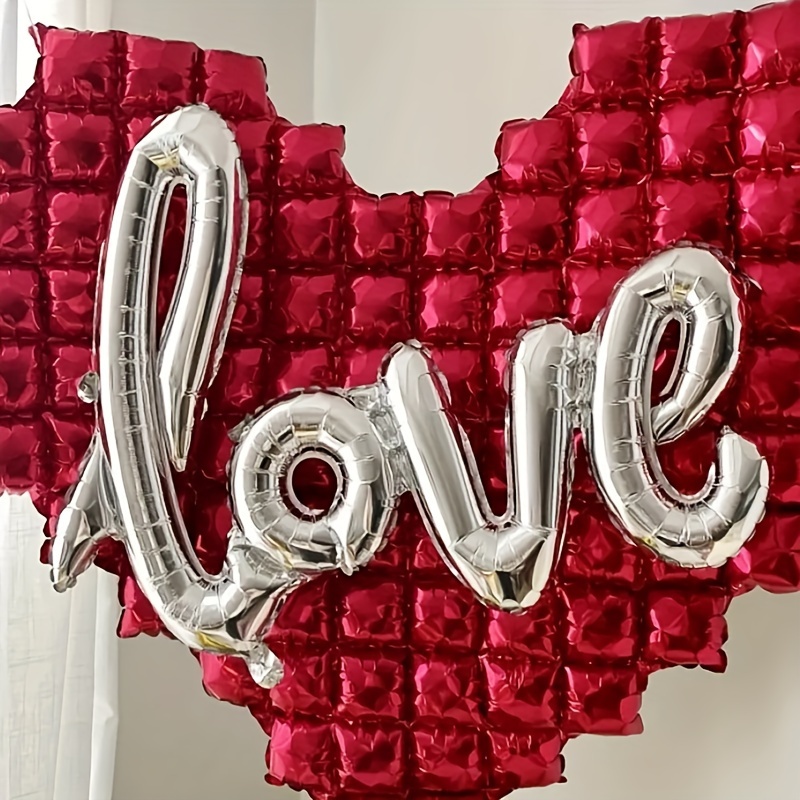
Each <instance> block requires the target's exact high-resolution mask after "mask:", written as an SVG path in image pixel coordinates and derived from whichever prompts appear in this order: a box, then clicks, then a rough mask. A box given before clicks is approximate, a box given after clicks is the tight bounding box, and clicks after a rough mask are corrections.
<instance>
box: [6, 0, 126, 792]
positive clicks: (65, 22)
mask: <svg viewBox="0 0 800 800" xmlns="http://www.w3.org/2000/svg"><path fill="white" fill-rule="evenodd" d="M110 20H111V0H46V1H44V2H37V1H36V0H30V2H27V3H25V2H22V0H0V103H11V102H14V100H16V98H17V97H19V96H21V95H22V94H23V93H24V91H25V90H26V89H27V88H28V87H29V86H30V83H31V81H32V77H33V71H34V67H35V64H36V59H37V56H38V53H37V52H36V47H35V46H34V44H33V40H32V38H31V37H30V34H29V32H28V28H29V26H30V25H31V24H32V23H34V22H43V23H46V24H49V25H59V26H67V27H74V28H87V27H90V28H96V29H102V28H107V27H109V24H110ZM43 524H44V520H43V519H42V517H40V516H39V514H37V512H36V510H35V509H34V508H33V504H32V503H31V501H30V499H29V498H28V497H9V496H3V497H0V798H2V800H111V791H112V786H113V780H114V760H115V752H116V741H117V674H118V671H117V640H116V635H115V627H116V620H117V617H118V613H119V605H118V602H117V593H116V579H115V578H113V577H112V576H110V575H107V574H105V573H102V572H101V571H100V570H96V569H91V570H89V571H88V572H87V573H86V574H85V575H83V576H81V579H80V580H79V581H78V586H77V587H76V588H75V589H73V590H71V591H70V592H68V593H66V594H64V595H58V594H56V593H55V592H54V591H53V588H52V586H51V585H50V578H49V572H48V569H47V567H46V566H44V565H42V564H40V563H39V549H40V547H41V544H42V527H43Z"/></svg>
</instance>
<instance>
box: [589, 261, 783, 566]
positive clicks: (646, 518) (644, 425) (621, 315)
mask: <svg viewBox="0 0 800 800" xmlns="http://www.w3.org/2000/svg"><path fill="white" fill-rule="evenodd" d="M671 321H675V322H677V323H678V324H679V325H680V328H681V333H682V341H683V346H682V347H681V348H680V353H679V355H678V360H677V372H676V376H677V380H676V381H675V383H674V388H673V390H672V396H671V398H670V399H668V400H666V401H665V402H663V403H661V404H660V405H658V406H657V407H656V408H654V409H653V410H652V412H651V409H650V394H651V384H652V377H653V365H654V363H655V359H656V355H657V350H658V344H659V342H660V340H661V337H662V335H663V333H664V331H665V329H666V327H667V325H668V324H669V323H670V322H671ZM592 337H593V338H594V339H595V347H594V351H595V352H594V357H593V362H594V364H593V366H594V369H593V382H592V387H591V390H590V393H589V398H588V400H589V402H588V410H587V412H586V413H585V416H584V433H585V437H586V442H587V448H588V451H589V461H590V465H591V468H592V472H593V473H594V476H595V478H596V480H597V485H598V487H599V488H600V492H601V494H602V496H603V498H604V499H605V501H606V503H607V504H608V506H609V508H610V509H611V511H612V514H613V516H614V518H615V520H616V522H617V524H618V525H619V527H620V528H621V529H622V531H623V532H624V533H625V534H626V535H627V536H628V537H630V538H631V539H632V540H633V541H636V542H639V543H641V544H643V545H644V546H646V547H648V548H649V549H651V550H653V551H654V552H655V553H656V554H657V555H659V556H661V557H662V558H664V559H666V560H668V561H672V562H674V563H676V564H680V565H682V566H684V567H719V566H722V564H724V563H725V562H726V561H727V560H728V559H729V558H732V557H733V556H735V555H736V554H737V553H738V552H739V550H740V549H741V548H742V546H743V545H744V544H745V542H746V541H747V540H748V539H749V538H750V537H751V536H752V534H753V531H754V530H755V526H756V524H757V523H758V522H759V521H760V520H761V518H762V516H763V514H764V506H765V504H766V499H767V490H768V485H769V471H768V468H767V464H766V461H765V460H764V458H763V457H762V456H761V455H759V453H758V450H757V449H756V447H755V445H754V444H753V443H752V442H749V441H747V440H746V439H744V438H742V437H741V436H739V435H738V434H736V433H733V431H731V430H729V429H725V430H724V431H723V433H722V436H721V438H720V440H719V442H718V444H717V455H718V459H719V466H718V467H716V468H712V470H711V473H710V474H709V476H708V481H707V483H706V486H705V487H704V488H703V490H702V491H700V492H698V493H697V494H696V495H694V496H693V497H685V496H683V495H682V494H681V493H680V492H678V491H677V490H676V489H675V488H674V487H673V486H672V485H671V484H670V482H669V481H668V480H667V479H666V477H665V476H664V473H663V471H662V469H661V465H660V463H659V459H658V454H657V453H656V449H655V446H656V443H657V442H659V441H671V440H673V439H676V438H678V437H679V436H681V435H683V434H684V433H686V432H687V431H689V430H690V429H691V428H693V427H694V426H695V425H696V424H697V423H698V422H700V420H701V419H702V418H703V417H704V416H705V414H706V412H707V411H708V410H709V409H710V408H711V406H712V405H713V403H714V402H715V401H716V400H717V398H718V397H719V395H720V393H721V392H722V390H723V389H724V388H725V386H726V385H727V383H728V381H729V380H730V378H731V375H732V374H733V371H734V369H735V367H736V364H737V362H738V359H739V348H740V346H741V337H742V322H741V310H740V300H739V297H738V295H737V294H736V291H735V289H734V285H733V281H732V279H731V275H730V273H729V271H728V270H727V269H725V267H724V266H723V265H722V264H721V263H720V261H719V260H718V259H717V258H716V257H715V256H714V255H713V254H712V253H711V252H710V251H709V250H705V249H702V248H697V247H679V248H675V249H672V250H667V251H665V252H663V253H660V254H659V255H657V256H655V257H654V258H652V259H650V260H649V261H648V262H646V263H645V264H643V265H642V266H641V267H640V268H639V269H638V270H636V271H635V272H634V273H632V274H631V275H629V276H628V277H627V278H626V279H625V280H623V281H622V283H620V284H619V286H618V287H617V288H616V290H615V291H614V294H613V296H612V298H611V301H610V303H609V305H608V308H607V310H606V311H605V312H604V313H603V314H602V315H601V316H600V318H599V319H598V321H597V324H596V326H595V331H594V333H593V334H592Z"/></svg>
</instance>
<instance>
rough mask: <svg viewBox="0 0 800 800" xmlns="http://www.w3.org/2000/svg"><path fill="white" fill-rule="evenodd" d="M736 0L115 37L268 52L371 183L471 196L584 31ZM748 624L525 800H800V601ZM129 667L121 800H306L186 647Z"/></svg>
mask: <svg viewBox="0 0 800 800" xmlns="http://www.w3.org/2000/svg"><path fill="white" fill-rule="evenodd" d="M733 2H734V0H617V1H616V2H603V0H597V1H596V2H587V1H584V2H571V1H570V0H558V1H557V2H545V1H544V0H516V1H514V0H402V1H401V0H318V2H317V3H316V4H315V3H314V2H313V0H285V1H284V2H279V1H275V0H250V1H249V2H248V0H216V1H215V2H210V1H209V0H116V2H115V8H114V15H113V25H114V26H115V27H120V28H123V29H127V30H130V31H134V32H139V33H149V34H153V35H158V36H163V37H174V38H188V39H193V40H195V41H197V42H198V43H199V44H201V45H204V46H213V47H227V48H234V49H238V50H241V51H243V52H249V53H257V54H260V55H262V56H264V58H265V59H266V61H267V65H268V69H269V75H270V85H271V90H272V96H273V98H274V100H275V101H276V103H277V105H278V108H279V110H280V111H281V113H283V114H284V115H285V116H288V117H289V118H292V119H294V120H296V121H309V120H311V119H316V120H319V121H323V120H324V121H328V122H334V123H340V122H341V123H345V124H346V125H347V129H348V130H347V141H348V154H347V163H348V165H349V168H350V171H351V172H352V174H353V175H354V177H355V178H356V180H358V181H359V182H361V183H362V185H364V186H365V187H366V188H367V189H370V190H372V191H377V192H383V191H392V190H404V189H417V190H422V189H426V188H444V189H452V190H459V189H466V188H468V187H470V186H472V185H474V184H475V183H476V182H477V181H478V180H479V179H480V178H481V177H482V176H483V175H485V174H486V173H487V172H489V171H491V170H492V169H493V168H494V156H493V152H492V149H493V145H494V141H495V138H496V135H497V131H498V129H499V126H500V123H501V122H502V121H503V120H504V119H507V118H511V117H524V116H535V115H538V114H541V113H543V112H544V111H545V110H546V109H547V108H548V107H549V106H550V105H552V103H553V102H555V100H556V99H557V97H558V95H559V94H560V92H561V90H562V88H563V86H564V83H565V81H566V80H567V76H568V68H567V52H568V49H569V45H570V40H571V34H570V30H571V26H572V23H573V22H576V21H583V22H587V23H589V24H599V23H604V22H612V21H614V20H617V19H620V18H625V17H636V18H638V17H641V16H644V15H646V14H653V13H660V14H679V13H689V12H697V13H704V12H710V11H716V10H721V9H725V8H726V7H730V4H731V3H733ZM740 4H741V3H740ZM729 620H730V628H731V642H730V644H729V646H728V648H727V649H728V653H729V656H730V664H731V666H730V669H729V671H728V673H727V674H726V675H724V676H720V675H711V674H709V673H705V672H702V671H700V670H692V671H688V670H670V671H669V672H667V673H663V674H658V675H656V676H655V677H654V678H653V680H652V681H651V687H650V689H649V691H648V693H647V694H646V695H645V700H644V710H643V715H644V719H645V725H646V728H647V732H646V734H645V735H644V736H643V737H633V738H628V739H620V738H610V739H602V738H598V737H583V738H582V739H580V740H578V741H577V742H573V743H571V744H570V745H568V747H567V750H566V754H567V776H568V777H569V783H567V784H565V785H560V786H555V787H551V788H549V789H545V790H539V791H537V790H531V791H528V792H520V793H519V797H520V798H526V797H527V798H539V800H611V798H613V800H641V798H642V797H643V796H646V797H647V798H648V800H675V798H679V797H685V798H687V800H698V798H704V800H723V798H724V800H750V798H753V797H759V798H765V800H794V799H795V798H796V797H797V796H798V793H800V688H798V678H797V676H798V675H800V595H796V596H790V597H770V596H767V595H765V594H762V593H757V594H753V595H750V596H748V597H745V598H742V599H739V600H737V601H736V602H735V603H734V606H733V609H732V611H731V612H730V614H729ZM120 661H121V665H122V666H121V670H122V672H121V676H120V686H121V729H120V741H119V755H118V768H117V781H116V787H115V795H114V800H143V798H152V799H153V800H188V799H189V798H192V800H216V798H221V797H226V798H228V797H230V798H234V797H235V798H242V799H244V798H247V800H255V798H258V797H264V798H288V797H293V796H295V795H294V793H292V792H290V791H288V790H278V789H274V788H271V787H265V786H264V785H263V783H262V774H263V771H264V766H263V750H264V745H265V740H264V737H263V734H262V733H261V732H260V730H259V728H258V726H257V725H256V724H255V723H254V722H253V721H252V720H251V719H250V718H249V717H248V715H247V714H246V712H244V711H242V710H240V709H235V708H232V707H226V706H224V705H223V704H221V703H216V702H214V701H212V700H210V699H208V698H207V697H206V696H205V695H204V694H203V691H202V688H201V686H200V680H199V673H198V669H197V667H196V665H195V662H194V659H193V658H192V657H191V656H190V655H189V654H188V653H186V652H184V651H183V650H182V648H181V647H180V646H178V645H177V644H175V643H173V642H170V641H167V640H166V639H163V640H157V641H153V640H149V639H141V640H137V641H129V642H123V644H122V651H121V659H120Z"/></svg>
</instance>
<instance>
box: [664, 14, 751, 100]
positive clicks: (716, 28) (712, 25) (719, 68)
mask: <svg viewBox="0 0 800 800" xmlns="http://www.w3.org/2000/svg"><path fill="white" fill-rule="evenodd" d="M736 22H737V20H736V14H734V13H730V12H726V13H723V14H715V15H713V16H688V17H671V18H668V19H665V20H660V21H659V22H658V29H659V31H658V33H659V36H658V45H659V48H660V59H659V64H658V87H659V89H660V90H661V92H662V93H663V94H665V95H676V94H683V93H688V92H710V91H714V92H721V91H726V90H731V89H733V88H734V86H735V83H736V78H737V69H736V66H737V64H736V53H735V52H734V51H735V49H737V45H738V42H737V41H736V31H735V25H736Z"/></svg>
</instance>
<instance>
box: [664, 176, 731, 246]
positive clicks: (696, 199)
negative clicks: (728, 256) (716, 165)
mask: <svg viewBox="0 0 800 800" xmlns="http://www.w3.org/2000/svg"><path fill="white" fill-rule="evenodd" d="M650 192H651V201H652V204H653V208H654V213H653V227H654V229H655V234H654V236H653V240H654V242H655V243H656V244H657V245H659V246H660V247H668V246H669V245H674V244H677V243H679V242H698V243H701V244H705V245H711V246H712V247H716V248H718V249H720V250H727V248H728V243H729V233H728V221H727V214H728V205H729V203H730V197H729V193H730V189H729V184H728V181H722V180H719V181H713V180H701V181H693V182H688V181H676V180H670V179H665V180H660V181H653V183H652V184H651V185H650Z"/></svg>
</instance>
